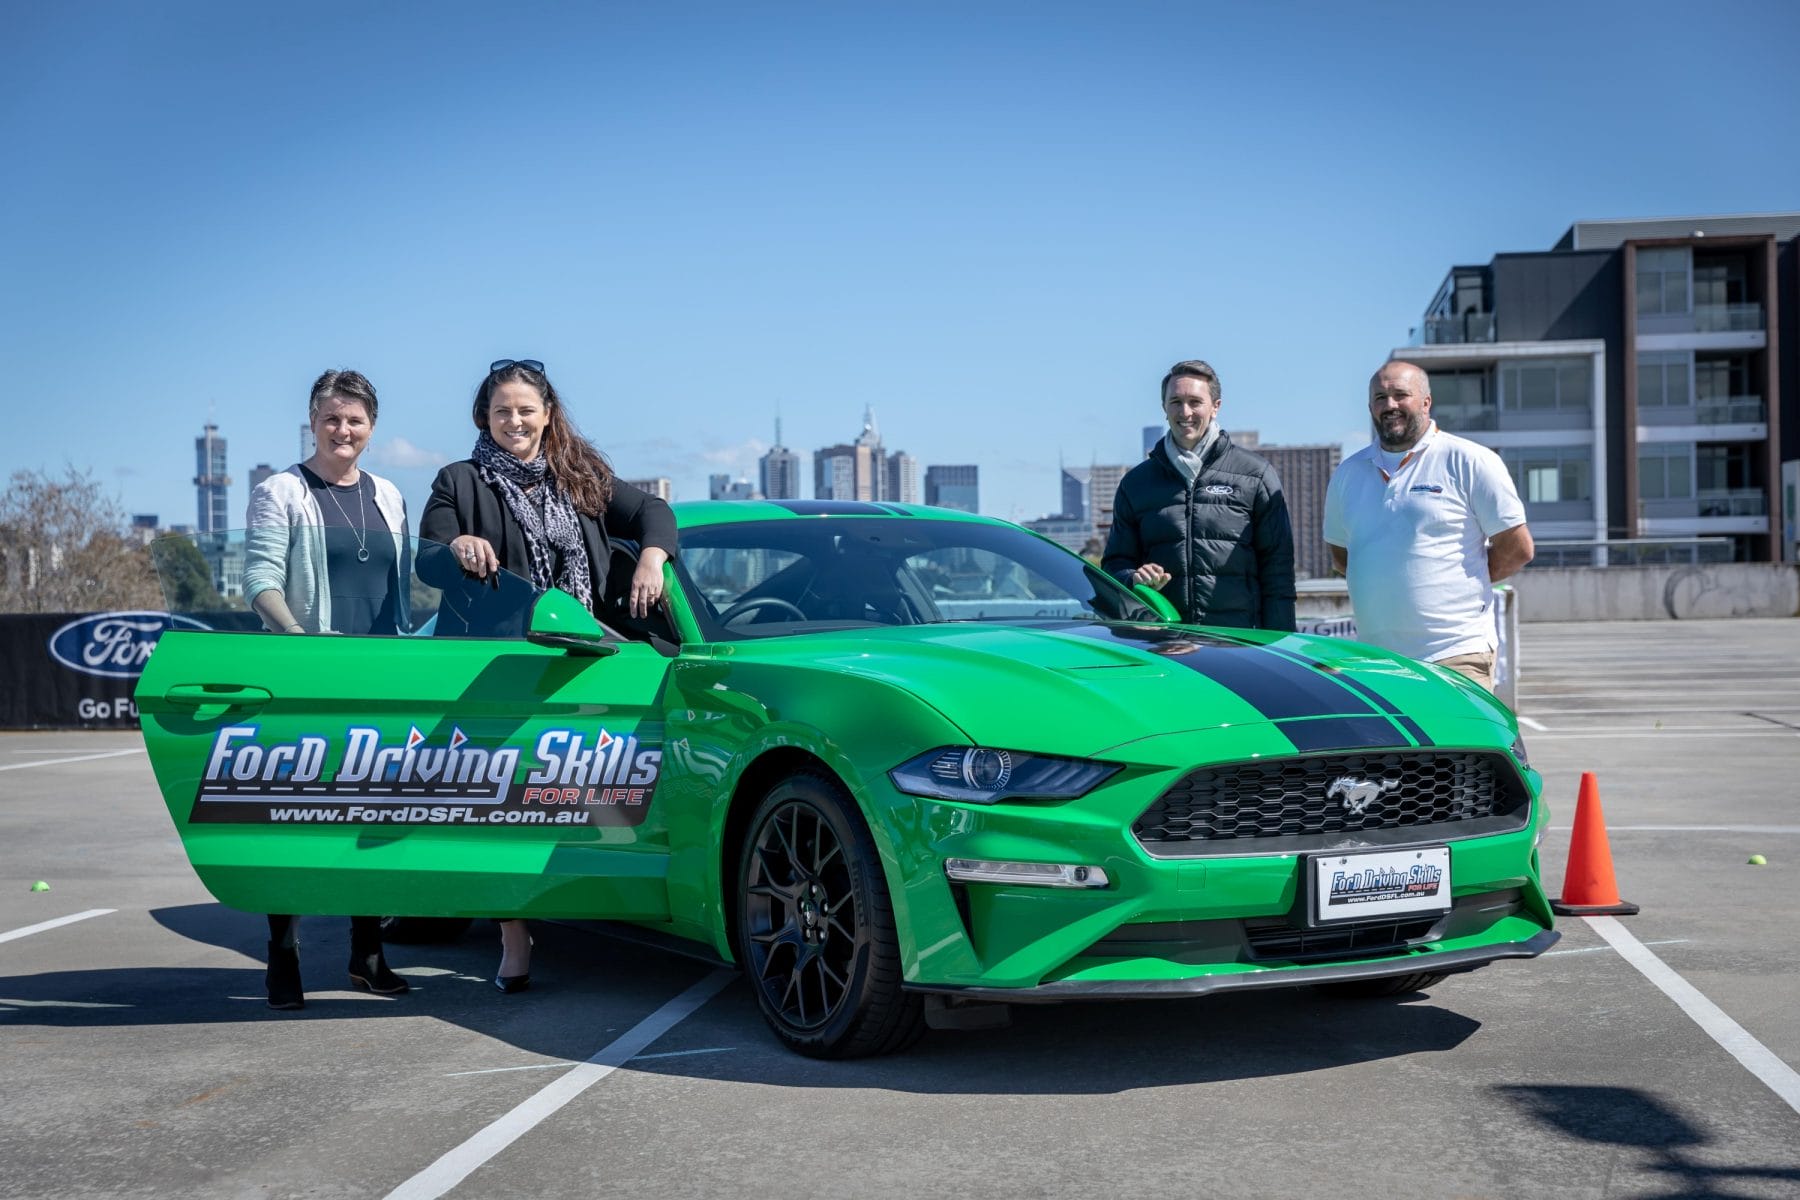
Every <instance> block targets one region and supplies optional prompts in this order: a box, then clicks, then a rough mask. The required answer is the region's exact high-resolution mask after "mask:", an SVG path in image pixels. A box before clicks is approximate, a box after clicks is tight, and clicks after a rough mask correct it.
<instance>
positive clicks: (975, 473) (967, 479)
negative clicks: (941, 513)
mask: <svg viewBox="0 0 1800 1200" xmlns="http://www.w3.org/2000/svg"><path fill="white" fill-rule="evenodd" d="M925 503H927V504H930V505H935V506H936V507H938V508H956V509H961V510H962V511H963V512H971V513H972V512H980V511H981V468H980V467H978V466H976V465H975V464H973V463H970V464H967V465H959V466H951V467H938V466H934V467H926V468H925Z"/></svg>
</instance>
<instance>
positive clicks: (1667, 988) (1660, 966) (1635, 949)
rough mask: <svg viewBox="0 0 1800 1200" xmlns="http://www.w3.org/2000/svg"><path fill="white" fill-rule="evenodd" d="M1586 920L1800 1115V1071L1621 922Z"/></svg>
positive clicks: (1593, 918)
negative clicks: (1647, 946) (1733, 1017)
mask: <svg viewBox="0 0 1800 1200" xmlns="http://www.w3.org/2000/svg"><path fill="white" fill-rule="evenodd" d="M1582 920H1584V921H1586V922H1587V923H1588V924H1589V925H1590V926H1592V927H1593V930H1594V932H1595V933H1598V934H1599V935H1600V936H1601V937H1603V938H1605V939H1606V941H1607V943H1608V944H1609V945H1611V946H1612V948H1613V949H1614V950H1617V951H1618V952H1619V957H1621V958H1623V959H1624V960H1625V961H1626V962H1628V963H1630V964H1631V965H1632V966H1634V967H1636V968H1637V969H1638V972H1639V973H1640V974H1641V975H1643V977H1644V978H1645V979H1648V980H1649V981H1650V982H1651V983H1654V984H1655V985H1656V986H1657V988H1658V989H1659V990H1661V992H1662V993H1663V995H1665V996H1667V997H1668V998H1669V999H1671V1000H1673V1001H1674V1002H1675V1003H1676V1004H1678V1005H1679V1006H1680V1007H1681V1011H1682V1012H1685V1013H1686V1014H1687V1015H1688V1016H1689V1017H1690V1018H1692V1019H1693V1022H1694V1024H1696V1025H1698V1026H1700V1028H1701V1029H1702V1030H1704V1031H1705V1032H1706V1035H1707V1036H1708V1037H1710V1038H1712V1040H1713V1041H1715V1042H1717V1043H1719V1045H1720V1046H1722V1047H1723V1048H1724V1049H1725V1051H1726V1053H1728V1054H1730V1055H1731V1057H1733V1058H1735V1059H1737V1060H1738V1062H1740V1063H1742V1064H1743V1066H1744V1069H1745V1070H1747V1071H1749V1072H1750V1073H1751V1074H1752V1075H1754V1076H1756V1077H1757V1078H1758V1079H1760V1080H1762V1081H1763V1082H1764V1083H1765V1084H1767V1085H1768V1086H1769V1090H1770V1091H1772V1092H1774V1093H1775V1094H1776V1095H1777V1096H1779V1097H1781V1099H1782V1100H1784V1101H1785V1102H1786V1103H1787V1106H1788V1107H1789V1108H1791V1109H1793V1110H1794V1111H1795V1112H1796V1113H1800V1072H1797V1071H1795V1070H1794V1068H1792V1067H1790V1066H1788V1065H1787V1064H1786V1063H1784V1062H1782V1061H1781V1060H1780V1059H1779V1058H1777V1057H1776V1056H1775V1053H1774V1052H1773V1051H1772V1050H1770V1049H1769V1048H1768V1047H1767V1046H1765V1045H1763V1044H1762V1043H1761V1042H1759V1041H1757V1040H1756V1039H1755V1038H1753V1037H1751V1036H1750V1033H1749V1031H1748V1030H1746V1029H1745V1028H1744V1027H1743V1026H1742V1025H1739V1024H1738V1023H1737V1022H1736V1021H1734V1020H1732V1019H1731V1018H1730V1017H1728V1016H1726V1015H1725V1011H1724V1010H1723V1009H1721V1008H1720V1007H1719V1006H1718V1005H1716V1004H1714V1003H1713V1002H1712V1001H1711V1000H1708V999H1707V998H1706V997H1705V996H1703V995H1701V994H1700V990H1699V989H1698V988H1696V987H1695V986H1694V985H1693V984H1691V983H1689V982H1688V981H1687V980H1685V979H1683V978H1682V977H1681V976H1680V975H1677V974H1676V973H1675V971H1674V969H1673V968H1671V967H1670V966H1669V965H1668V964H1667V963H1665V962H1663V960H1662V959H1660V958H1658V957H1656V955H1654V954H1652V953H1651V952H1650V951H1649V950H1646V949H1645V948H1644V943H1642V942H1640V941H1638V940H1637V938H1635V937H1633V936H1632V935H1631V933H1630V932H1629V931H1627V930H1626V928H1625V927H1624V926H1623V925H1621V924H1619V921H1618V918H1616V917H1583V918H1582Z"/></svg>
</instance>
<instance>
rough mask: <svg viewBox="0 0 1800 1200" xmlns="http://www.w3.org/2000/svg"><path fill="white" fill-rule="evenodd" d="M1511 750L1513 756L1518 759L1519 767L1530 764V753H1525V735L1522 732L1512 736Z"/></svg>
mask: <svg viewBox="0 0 1800 1200" xmlns="http://www.w3.org/2000/svg"><path fill="white" fill-rule="evenodd" d="M1512 752H1513V757H1514V758H1516V759H1518V760H1519V765H1520V766H1521V767H1529V766H1530V765H1531V755H1529V754H1527V753H1525V735H1524V734H1522V733H1521V734H1519V735H1518V736H1517V737H1515V738H1513V744H1512Z"/></svg>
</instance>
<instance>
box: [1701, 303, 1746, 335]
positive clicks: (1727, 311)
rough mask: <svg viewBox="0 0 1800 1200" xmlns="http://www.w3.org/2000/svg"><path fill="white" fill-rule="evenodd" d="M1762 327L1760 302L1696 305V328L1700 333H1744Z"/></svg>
mask: <svg viewBox="0 0 1800 1200" xmlns="http://www.w3.org/2000/svg"><path fill="white" fill-rule="evenodd" d="M1762 327H1763V306H1762V305H1760V304H1696V305H1694V329H1695V330H1696V331H1698V332H1700V333H1744V332H1748V331H1750V330H1755V329H1761V328H1762Z"/></svg>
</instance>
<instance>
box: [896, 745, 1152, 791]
mask: <svg viewBox="0 0 1800 1200" xmlns="http://www.w3.org/2000/svg"><path fill="white" fill-rule="evenodd" d="M1118 769H1119V767H1118V764H1116V763H1097V762H1090V761H1088V760H1087V759H1081V758H1057V757H1055V756H1053V755H1049V754H1020V753H1017V752H1015V751H1012V750H989V749H987V748H986V747H983V746H946V747H943V748H942V749H938V750H930V751H927V752H926V753H924V754H921V755H919V756H918V757H917V758H909V759H907V760H906V761H905V762H903V763H901V764H900V765H899V766H897V767H895V768H894V769H893V770H891V771H889V772H888V778H889V779H891V780H893V781H894V786H895V787H897V788H899V789H900V790H901V791H903V792H905V793H906V794H907V795H909V796H930V797H932V798H933V799H936V800H961V801H964V802H965V803H970V804H995V803H998V802H999V801H1001V800H1068V799H1072V798H1073V797H1076V796H1082V795H1086V794H1087V793H1088V792H1090V791H1092V790H1093V789H1094V788H1096V787H1098V786H1099V785H1100V783H1101V782H1102V781H1103V780H1104V779H1106V777H1107V776H1109V775H1111V774H1113V773H1114V772H1115V771H1117V770H1118Z"/></svg>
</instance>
